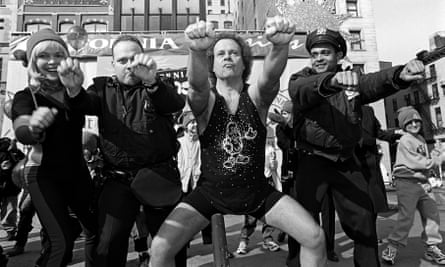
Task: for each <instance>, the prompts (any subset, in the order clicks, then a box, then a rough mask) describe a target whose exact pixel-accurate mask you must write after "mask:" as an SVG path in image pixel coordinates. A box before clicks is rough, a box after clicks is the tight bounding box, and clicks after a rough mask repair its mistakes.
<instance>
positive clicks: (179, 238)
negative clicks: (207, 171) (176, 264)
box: [152, 202, 209, 255]
mask: <svg viewBox="0 0 445 267" xmlns="http://www.w3.org/2000/svg"><path fill="white" fill-rule="evenodd" d="M208 224H209V221H208V220H207V219H206V218H205V217H204V216H203V215H202V214H201V213H199V212H198V211H197V210H196V209H195V208H193V207H192V206H190V205H189V204H187V203H183V202H181V203H179V204H178V206H177V207H176V208H175V209H174V210H173V211H172V212H171V213H170V215H169V216H168V217H167V219H165V221H164V223H163V224H162V226H161V228H160V229H159V231H158V233H157V234H156V236H155V237H154V239H153V243H152V250H155V251H157V252H159V253H167V254H170V255H176V253H177V252H178V251H179V250H180V249H181V248H182V247H183V246H184V245H185V244H187V242H189V241H190V240H191V239H192V238H193V236H194V235H195V234H196V233H198V232H199V231H201V230H202V229H204V228H205V227H206V226H207V225H208Z"/></svg>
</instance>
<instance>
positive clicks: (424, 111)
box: [411, 46, 445, 141]
mask: <svg viewBox="0 0 445 267" xmlns="http://www.w3.org/2000/svg"><path fill="white" fill-rule="evenodd" d="M443 56H445V46H444V47H441V48H439V49H437V50H436V51H432V52H427V51H422V52H419V53H418V54H417V58H418V59H419V60H421V61H422V62H424V64H425V65H426V64H428V63H431V62H434V61H435V60H437V59H438V58H441V57H443ZM436 78H437V75H436V73H430V75H429V76H428V77H425V79H424V80H423V81H419V82H415V83H414V84H413V85H412V86H411V88H412V89H413V91H414V92H415V91H417V92H419V95H420V101H419V102H417V103H415V105H414V106H415V108H416V109H417V110H418V111H419V113H420V115H421V116H422V118H423V122H424V127H423V130H424V136H425V139H426V140H429V141H431V140H433V139H434V136H435V135H438V134H443V133H445V128H444V127H443V126H442V125H436V124H435V123H434V122H433V121H432V118H431V105H436V104H437V103H438V102H439V100H440V97H439V94H438V92H437V91H436V92H435V91H432V94H431V95H430V94H429V93H428V85H429V84H431V83H432V82H435V81H436Z"/></svg>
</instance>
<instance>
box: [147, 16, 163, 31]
mask: <svg viewBox="0 0 445 267" xmlns="http://www.w3.org/2000/svg"><path fill="white" fill-rule="evenodd" d="M160 28H161V18H160V17H159V16H150V17H148V30H150V31H159V29H160Z"/></svg>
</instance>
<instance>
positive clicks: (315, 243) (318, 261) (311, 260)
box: [265, 196, 326, 267]
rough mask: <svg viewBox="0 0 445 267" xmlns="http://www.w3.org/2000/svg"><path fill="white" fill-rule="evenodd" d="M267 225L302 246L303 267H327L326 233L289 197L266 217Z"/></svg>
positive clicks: (278, 203) (277, 204) (281, 201)
mask: <svg viewBox="0 0 445 267" xmlns="http://www.w3.org/2000/svg"><path fill="white" fill-rule="evenodd" d="M265 220H266V223H267V224H269V225H271V226H273V227H276V228H278V229H280V230H282V231H284V232H286V233H287V234H289V235H290V236H292V237H293V238H294V239H295V240H297V241H298V242H299V243H300V244H301V251H300V262H301V266H302V267H304V266H311V267H312V266H317V267H318V266H326V247H325V238H324V232H323V230H322V229H321V228H320V226H319V225H318V224H317V223H316V222H315V220H314V219H313V218H312V216H311V215H310V214H309V213H308V212H307V211H306V210H305V209H304V208H303V207H302V206H301V205H300V204H298V202H296V201H295V200H293V199H292V198H290V197H289V196H284V197H282V198H281V199H280V200H279V201H278V202H277V203H275V205H274V206H273V207H272V208H271V209H270V210H269V211H268V212H267V213H266V215H265Z"/></svg>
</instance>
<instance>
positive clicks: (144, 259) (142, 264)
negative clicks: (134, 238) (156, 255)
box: [139, 252, 150, 267]
mask: <svg viewBox="0 0 445 267" xmlns="http://www.w3.org/2000/svg"><path fill="white" fill-rule="evenodd" d="M149 261H150V255H149V254H148V253H147V252H143V253H140V254H139V267H148V262H149Z"/></svg>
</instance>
